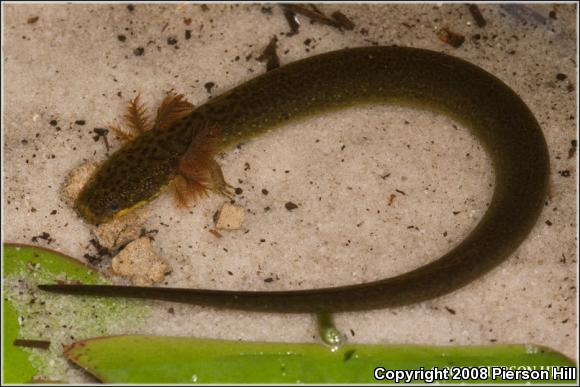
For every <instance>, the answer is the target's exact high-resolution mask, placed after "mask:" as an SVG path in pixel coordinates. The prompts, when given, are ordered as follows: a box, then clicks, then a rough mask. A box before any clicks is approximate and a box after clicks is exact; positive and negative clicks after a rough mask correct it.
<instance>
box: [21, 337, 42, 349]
mask: <svg viewBox="0 0 580 387" xmlns="http://www.w3.org/2000/svg"><path fill="white" fill-rule="evenodd" d="M13 344H14V346H15V347H25V348H38V349H48V348H49V347H50V341H48V340H27V339H16V340H14V343H13Z"/></svg>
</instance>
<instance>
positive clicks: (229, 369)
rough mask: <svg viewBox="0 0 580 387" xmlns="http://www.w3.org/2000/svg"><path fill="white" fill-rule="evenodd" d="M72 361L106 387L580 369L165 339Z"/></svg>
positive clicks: (532, 357) (105, 343)
mask: <svg viewBox="0 0 580 387" xmlns="http://www.w3.org/2000/svg"><path fill="white" fill-rule="evenodd" d="M65 355H66V356H67V357H68V358H69V359H70V360H72V361H73V362H75V363H76V364H78V365H79V366H81V367H82V368H84V369H85V370H87V371H88V372H90V373H91V374H93V375H94V376H95V377H97V378H98V379H100V380H101V381H103V382H106V383H192V382H197V383H372V382H380V383H385V381H377V380H375V379H374V377H373V375H374V370H375V368H376V367H379V366H381V367H384V368H385V369H391V370H393V369H398V370H418V369H420V367H424V368H425V369H431V368H433V367H439V368H441V369H443V368H445V367H476V366H477V367H483V366H506V367H507V366H514V367H518V366H526V367H539V366H544V367H546V366H567V367H573V366H574V363H573V362H572V361H571V360H569V359H568V358H566V357H565V356H563V355H561V354H559V353H556V352H553V351H551V350H549V349H547V348H543V347H535V346H526V345H491V346H418V345H363V344H352V345H346V346H343V347H341V348H340V349H338V350H336V351H331V350H330V349H329V348H327V347H324V346H322V345H320V344H314V343H308V344H300V343H260V342H238V341H223V340H207V339H196V338H181V337H159V336H115V337H100V338H94V339H89V340H85V341H79V342H77V343H75V344H73V345H71V346H70V347H68V348H67V349H66V350H65ZM467 381H469V380H467ZM498 381H500V380H498ZM443 382H449V380H443ZM501 382H502V383H505V381H501ZM520 382H521V381H520Z"/></svg>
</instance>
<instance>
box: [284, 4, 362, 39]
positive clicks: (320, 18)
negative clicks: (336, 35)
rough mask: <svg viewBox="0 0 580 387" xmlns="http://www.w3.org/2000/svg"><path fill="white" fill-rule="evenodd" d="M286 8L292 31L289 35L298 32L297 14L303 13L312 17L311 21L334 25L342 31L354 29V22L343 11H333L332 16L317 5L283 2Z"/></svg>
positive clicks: (285, 14) (285, 11) (285, 12)
mask: <svg viewBox="0 0 580 387" xmlns="http://www.w3.org/2000/svg"><path fill="white" fill-rule="evenodd" d="M282 7H283V8H284V16H285V17H286V20H287V21H288V24H289V25H290V32H289V33H287V34H286V35H287V36H291V35H295V34H297V33H298V27H299V25H300V24H299V23H298V21H297V20H296V15H297V14H299V15H303V16H306V17H307V18H309V19H310V22H311V23H320V24H325V25H328V26H331V27H334V28H336V29H338V30H340V31H342V30H348V31H350V30H352V29H354V27H355V25H354V23H353V22H352V21H351V20H350V19H349V18H348V17H347V16H346V15H345V14H343V13H342V12H340V11H336V12H333V13H332V14H331V15H330V16H326V15H324V14H323V13H322V12H321V11H320V10H319V9H318V8H317V7H316V6H315V5H313V4H310V7H307V6H305V5H297V4H282Z"/></svg>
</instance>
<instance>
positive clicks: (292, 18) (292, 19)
mask: <svg viewBox="0 0 580 387" xmlns="http://www.w3.org/2000/svg"><path fill="white" fill-rule="evenodd" d="M284 17H285V18H286V21H287V22H288V25H289V26H290V32H286V36H293V35H296V34H297V33H298V31H299V30H300V23H298V20H297V19H296V12H294V11H291V10H289V9H284Z"/></svg>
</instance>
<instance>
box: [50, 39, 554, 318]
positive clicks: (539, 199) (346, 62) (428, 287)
mask: <svg viewBox="0 0 580 387" xmlns="http://www.w3.org/2000/svg"><path fill="white" fill-rule="evenodd" d="M365 103H395V104H403V105H411V106H419V107H426V108H428V109H430V110H435V111H439V112H443V113H445V114H447V115H449V116H451V117H452V118H454V119H456V120H457V121H459V122H461V123H462V124H464V125H465V126H466V127H468V128H470V129H471V130H472V132H473V133H474V135H475V136H476V137H477V138H478V139H479V140H480V142H481V144H482V145H483V147H484V148H485V150H486V151H487V152H488V154H489V155H490V157H491V159H492V162H493V167H494V170H495V189H494V193H493V198H492V201H491V203H490V205H489V208H488V209H487V212H486V213H485V215H484V216H483V218H482V219H481V221H480V222H479V224H478V225H477V226H476V228H475V229H474V230H473V231H472V232H471V233H470V234H469V235H468V236H467V237H466V238H465V239H464V240H463V241H462V242H461V243H460V244H459V245H457V246H456V247H455V248H453V249H452V250H451V251H450V252H448V253H447V254H445V255H444V256H443V257H441V258H439V259H437V260H436V261H433V262H431V263H429V264H427V265H424V266H422V267H420V268H418V269H415V270H412V271H410V272H408V273H405V274H402V275H399V276H396V277H392V278H387V279H383V280H380V281H375V282H369V283H362V284H357V285H349V286H341V287H334V288H322V289H309V290H291V291H221V290H204V289H176V288H160V287H157V288H156V287H124V286H101V285H41V286H40V288H41V289H44V290H48V291H52V292H59V293H67V294H77V295H98V296H107V297H136V298H148V299H158V300H167V301H175V302H183V303H190V304H197V305H207V306H212V307H219V308H230V309H241V310H251V311H268V312H289V313H293V312H296V313H299V312H322V311H324V312H339V311H353V310H366V309H375V308H384V307H392V306H399V305H406V304H412V303H415V302H419V301H423V300H428V299H432V298H435V297H438V296H441V295H443V294H446V293H449V292H451V291H453V290H455V289H457V288H460V287H462V286H464V285H466V284H468V283H470V282H471V281H473V280H474V279H476V278H478V277H480V276H482V275H483V274H484V273H486V272H488V271H489V270H491V269H492V268H494V267H495V266H497V265H498V264H499V263H501V262H502V261H504V260H505V259H506V258H507V257H508V256H509V255H510V254H511V253H512V252H513V251H514V250H515V249H516V248H517V247H518V246H519V245H520V243H521V242H522V241H523V240H524V239H525V237H526V236H527V235H528V233H529V232H530V230H531V229H532V227H533V226H534V224H535V222H536V220H537V218H538V216H539V214H540V212H541V210H542V207H543V204H544V199H545V196H546V191H547V187H548V179H549V159H548V150H547V147H546V142H545V139H544V136H543V134H542V131H541V129H540V126H539V124H538V122H537V121H536V119H535V118H534V116H533V114H532V113H531V111H530V110H529V108H528V107H527V106H526V104H525V103H524V102H523V101H522V100H521V98H520V97H519V96H518V95H517V94H516V93H515V92H514V91H513V90H512V89H510V88H509V87H508V86H506V85H505V84H504V83H503V82H502V81H500V80H499V79H498V78H496V77H495V76H493V75H491V74H489V73H488V72H486V71H484V70H482V69H481V68H479V67H477V66H475V65H473V64H470V63H468V62H466V61H464V60H461V59H458V58H455V57H452V56H449V55H445V54H441V53H437V52H433V51H428V50H422V49H416V48H405V47H366V48H354V49H345V50H340V51H334V52H330V53H326V54H322V55H317V56H313V57H310V58H306V59H303V60H300V61H297V62H294V63H291V64H289V65H286V66H283V67H281V68H278V69H276V70H273V71H270V72H268V73H266V74H263V75H261V76H258V77H256V78H254V79H252V80H250V81H248V82H246V83H244V84H242V85H240V86H238V87H236V88H234V89H232V90H231V91H229V92H227V93H225V94H224V95H222V96H220V97H218V98H216V99H214V100H211V101H209V102H207V103H206V104H205V105H203V106H201V107H199V108H198V109H197V110H195V111H194V112H193V113H192V114H191V115H190V116H189V117H188V118H187V119H186V120H185V121H184V123H183V124H182V125H185V124H187V125H189V126H193V130H194V131H195V130H198V129H196V128H195V125H200V124H199V123H200V122H208V121H209V122H212V123H215V124H217V125H218V126H219V127H220V128H222V132H221V134H222V148H225V147H227V146H231V145H233V144H236V143H238V142H239V141H240V140H241V139H247V138H249V137H253V136H255V135H257V134H259V133H262V132H264V131H265V130H267V129H270V128H272V127H274V126H280V125H282V124H284V123H286V122H287V121H289V120H291V119H295V118H298V117H303V116H307V115H313V114H316V113H321V112H324V111H327V110H329V109H338V108H343V107H347V106H352V105H355V104H365Z"/></svg>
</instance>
